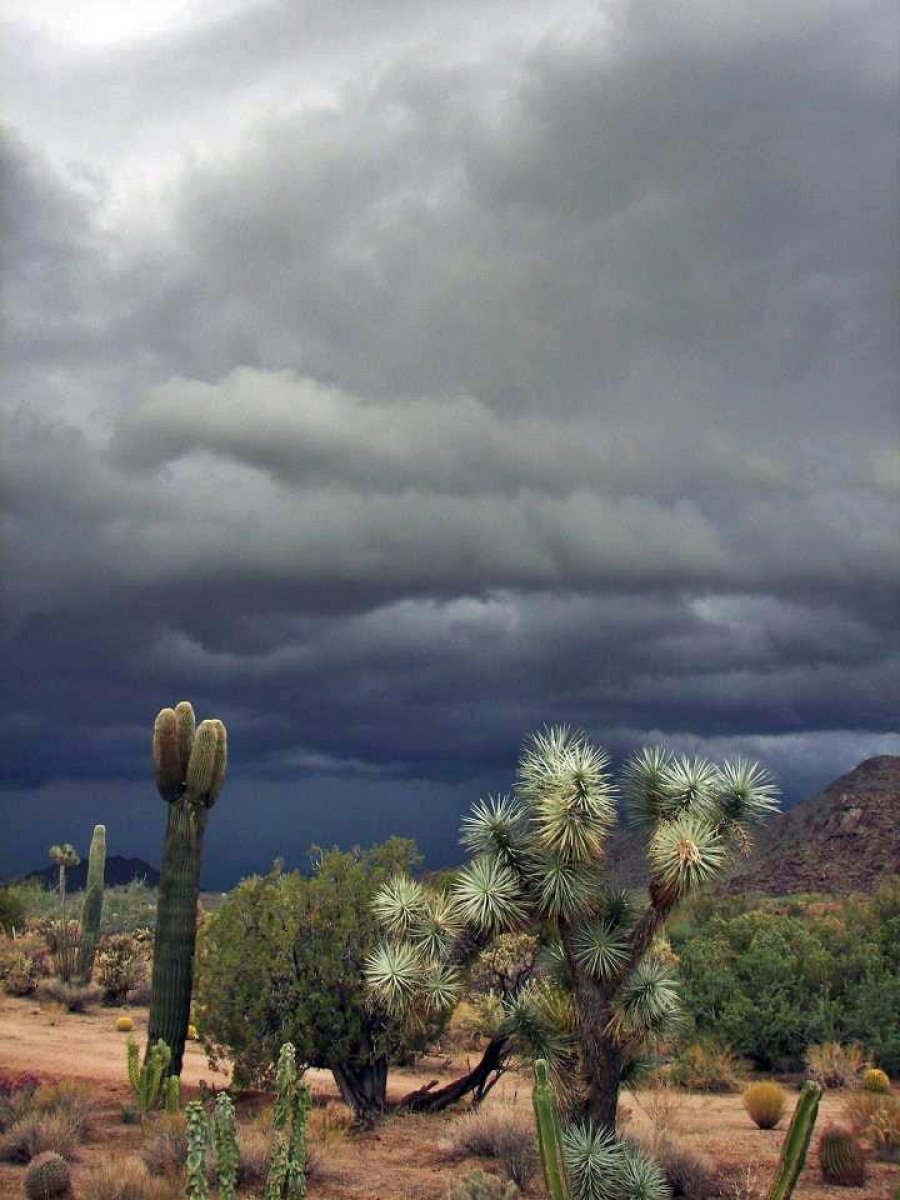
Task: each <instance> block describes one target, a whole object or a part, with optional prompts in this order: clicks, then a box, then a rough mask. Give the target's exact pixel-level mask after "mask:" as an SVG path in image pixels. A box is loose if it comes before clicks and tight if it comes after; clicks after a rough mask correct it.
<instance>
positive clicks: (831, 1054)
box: [806, 1042, 868, 1088]
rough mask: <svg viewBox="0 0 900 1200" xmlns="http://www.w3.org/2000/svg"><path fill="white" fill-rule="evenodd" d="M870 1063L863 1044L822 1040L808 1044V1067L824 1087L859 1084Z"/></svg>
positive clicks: (812, 1076) (842, 1086)
mask: <svg viewBox="0 0 900 1200" xmlns="http://www.w3.org/2000/svg"><path fill="white" fill-rule="evenodd" d="M867 1066H868V1063H867V1062H866V1056H865V1053H864V1051H863V1048H862V1046H860V1045H859V1043H858V1042H851V1043H849V1044H848V1045H846V1046H842V1045H841V1043H840V1042H822V1043H821V1044H820V1045H816V1046H807V1048H806V1069H807V1072H808V1074H809V1077H810V1078H811V1079H814V1080H815V1081H816V1083H818V1084H820V1085H821V1086H822V1087H823V1088H845V1087H853V1086H854V1085H855V1084H858V1083H859V1081H860V1079H861V1078H862V1075H863V1072H864V1071H865V1070H866V1068H867Z"/></svg>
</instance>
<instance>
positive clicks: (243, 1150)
mask: <svg viewBox="0 0 900 1200" xmlns="http://www.w3.org/2000/svg"><path fill="white" fill-rule="evenodd" d="M345 1111H346V1110H345ZM237 1148H238V1164H237V1183H238V1187H247V1188H258V1187H261V1186H262V1185H263V1184H264V1183H265V1182H266V1178H267V1176H268V1174H269V1167H270V1166H271V1163H272V1137H271V1134H270V1133H268V1132H267V1131H266V1130H265V1129H264V1128H263V1127H262V1125H260V1124H259V1123H257V1122H253V1123H252V1124H250V1125H245V1126H244V1127H243V1128H239V1129H238V1132H237ZM307 1169H309V1164H307Z"/></svg>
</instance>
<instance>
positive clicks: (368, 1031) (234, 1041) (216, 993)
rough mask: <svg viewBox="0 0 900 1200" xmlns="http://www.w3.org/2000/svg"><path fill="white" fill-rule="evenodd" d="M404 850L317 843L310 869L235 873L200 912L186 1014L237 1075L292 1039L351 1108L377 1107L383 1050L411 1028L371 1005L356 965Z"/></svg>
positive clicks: (254, 1077) (257, 1075)
mask: <svg viewBox="0 0 900 1200" xmlns="http://www.w3.org/2000/svg"><path fill="white" fill-rule="evenodd" d="M414 857H415V855H414V847H413V846H412V843H410V842H408V841H406V840H404V839H402V838H393V839H390V840H389V841H388V842H386V843H385V844H384V845H382V846H375V847H372V848H371V849H369V850H365V851H357V852H352V853H347V854H344V853H341V852H340V851H337V850H331V851H328V852H324V853H323V852H319V854H318V855H317V857H316V859H315V870H314V872H313V874H312V875H311V876H308V877H307V876H303V875H300V874H299V873H293V872H292V873H290V874H287V873H285V874H282V873H280V872H278V871H272V872H271V873H270V874H268V875H266V876H264V877H255V878H252V879H245V880H244V881H243V882H242V883H241V884H240V885H239V886H238V887H237V888H235V889H234V891H232V892H230V893H229V895H228V896H227V897H226V898H225V900H223V902H222V904H221V906H220V907H219V908H218V909H217V911H216V912H215V913H213V914H212V915H211V916H210V917H209V919H208V920H207V921H206V922H205V923H204V925H203V928H202V929H201V932H200V936H199V938H198V950H197V964H196V985H195V1000H196V1014H197V1022H196V1023H197V1027H198V1029H199V1030H200V1036H201V1040H202V1042H203V1045H204V1047H205V1048H206V1050H207V1053H209V1054H211V1055H212V1057H213V1058H215V1057H216V1056H217V1055H219V1054H222V1053H227V1054H228V1055H229V1056H230V1057H231V1058H232V1061H233V1062H234V1078H235V1081H236V1082H237V1083H239V1084H247V1083H252V1082H256V1081H265V1080H267V1079H268V1078H270V1077H271V1073H272V1069H273V1065H274V1063H275V1061H276V1059H277V1057H278V1053H279V1050H280V1048H281V1046H282V1044H283V1043H285V1042H291V1043H292V1044H293V1045H294V1046H295V1047H296V1052H297V1058H298V1061H303V1062H305V1063H308V1064H309V1065H310V1066H315V1067H325V1068H326V1069H330V1070H332V1072H333V1073H334V1074H335V1077H336V1078H338V1079H339V1083H340V1086H341V1094H342V1096H345V1097H346V1098H347V1099H348V1102H349V1103H352V1104H353V1105H354V1106H355V1107H357V1108H358V1109H359V1111H360V1112H368V1111H369V1110H370V1109H371V1108H372V1107H374V1108H375V1109H379V1108H380V1107H382V1105H383V1097H384V1086H385V1084H386V1080H387V1069H388V1062H389V1057H390V1053H391V1051H395V1052H396V1051H397V1050H399V1049H400V1048H401V1047H403V1046H408V1045H410V1044H412V1040H413V1039H411V1038H410V1037H408V1036H407V1034H406V1032H405V1030H404V1026H403V1025H402V1023H401V1022H399V1021H394V1020H391V1019H389V1018H386V1017H384V1016H383V1014H381V1013H380V1012H377V1011H376V1010H375V1009H374V1007H373V1006H372V1004H371V1003H370V997H369V995H368V992H367V989H366V985H365V980H364V976H363V967H364V964H365V962H366V960H367V958H368V956H369V954H370V953H371V952H372V951H373V950H374V949H375V946H376V944H377V942H378V938H379V929H378V925H377V922H376V918H375V914H374V912H373V910H372V897H373V895H374V894H375V892H376V891H377V889H378V888H379V887H380V886H381V885H382V884H383V883H384V882H385V881H386V880H387V879H388V878H390V877H391V876H392V875H394V874H396V873H397V872H398V871H401V870H403V869H405V868H406V866H407V865H408V864H409V863H410V862H411V861H412V860H414ZM426 1036H428V1035H426ZM361 1084H362V1085H364V1086H361Z"/></svg>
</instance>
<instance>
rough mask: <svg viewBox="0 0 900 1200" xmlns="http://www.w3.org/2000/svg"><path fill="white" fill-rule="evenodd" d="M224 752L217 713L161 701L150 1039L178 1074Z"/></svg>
mask: <svg viewBox="0 0 900 1200" xmlns="http://www.w3.org/2000/svg"><path fill="white" fill-rule="evenodd" d="M227 760H228V751H227V740H226V733H225V726H224V725H223V724H222V722H221V721H217V720H209V721H201V723H200V724H199V725H195V718H194V710H193V708H192V707H191V705H190V704H189V703H188V702H187V701H186V700H182V701H181V702H180V703H179V704H177V705H176V706H175V708H164V709H162V711H161V712H160V713H159V715H158V716H157V718H156V722H155V724H154V728H153V767H154V775H155V778H156V786H157V789H158V791H159V794H160V796H162V798H163V800H165V801H166V803H167V804H168V818H167V821H166V832H165V839H164V843H163V857H162V869H161V873H160V881H159V904H158V908H157V919H156V937H155V941H154V950H153V981H152V985H151V995H150V1024H149V1030H148V1046H149V1045H151V1044H152V1043H153V1042H154V1041H156V1040H157V1039H159V1038H162V1039H163V1040H164V1041H165V1042H166V1044H167V1045H168V1046H169V1047H170V1048H171V1051H172V1059H171V1062H170V1064H169V1072H170V1074H172V1075H180V1074H181V1064H182V1060H183V1057H184V1043H185V1037H186V1034H187V1028H188V1024H189V1022H190V1007H191V988H192V985H193V970H194V943H195V940H196V936H197V901H198V898H199V894H200V868H201V863H202V856H203V835H204V832H205V830H206V822H207V819H208V817H209V810H210V809H211V808H212V806H213V805H214V804H215V802H216V799H217V798H218V795H219V791H220V790H221V787H222V784H223V782H224V779H225V771H226V766H227Z"/></svg>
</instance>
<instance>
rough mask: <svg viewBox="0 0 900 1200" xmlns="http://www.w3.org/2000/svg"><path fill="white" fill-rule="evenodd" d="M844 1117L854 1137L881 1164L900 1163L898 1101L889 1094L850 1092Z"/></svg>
mask: <svg viewBox="0 0 900 1200" xmlns="http://www.w3.org/2000/svg"><path fill="white" fill-rule="evenodd" d="M844 1116H845V1117H846V1118H847V1123H848V1125H849V1126H850V1128H851V1129H852V1131H853V1132H854V1133H855V1134H856V1136H857V1137H860V1138H863V1139H864V1140H865V1141H867V1142H868V1143H869V1144H870V1145H871V1147H872V1150H873V1151H874V1153H875V1157H876V1158H880V1159H881V1161H882V1162H898V1161H900V1100H898V1099H897V1097H896V1096H894V1095H893V1094H892V1093H890V1092H888V1093H880V1092H865V1091H859V1092H851V1094H850V1095H849V1096H848V1097H847V1099H846V1100H845V1101H844Z"/></svg>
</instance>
